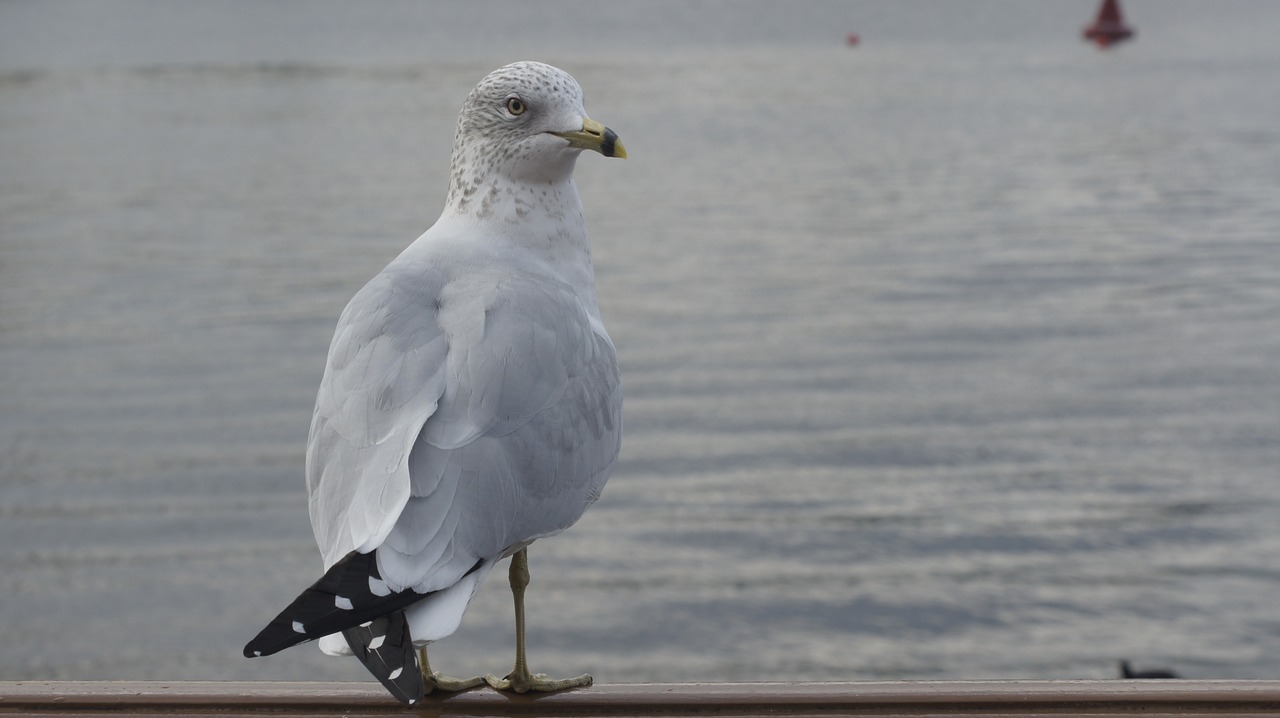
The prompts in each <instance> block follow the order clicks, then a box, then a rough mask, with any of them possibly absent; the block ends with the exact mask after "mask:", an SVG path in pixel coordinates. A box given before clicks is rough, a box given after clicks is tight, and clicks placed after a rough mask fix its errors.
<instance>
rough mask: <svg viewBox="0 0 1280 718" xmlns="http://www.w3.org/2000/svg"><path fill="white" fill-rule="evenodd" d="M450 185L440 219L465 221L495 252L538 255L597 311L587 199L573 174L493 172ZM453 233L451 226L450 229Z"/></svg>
mask: <svg viewBox="0 0 1280 718" xmlns="http://www.w3.org/2000/svg"><path fill="white" fill-rule="evenodd" d="M460 186H461V187H463V188H470V187H473V186H474V187H475V189H474V190H471V191H463V190H460V189H459V185H458V183H455V186H454V187H453V188H452V189H451V190H450V193H449V197H448V199H447V200H446V202H445V209H444V213H443V214H442V215H441V218H440V224H441V225H442V227H444V226H458V225H461V226H465V227H468V228H469V230H468V232H467V234H468V235H470V236H472V237H475V238H479V241H482V242H485V243H486V244H487V245H488V246H489V251H490V252H492V253H493V256H502V257H508V258H511V259H513V260H515V258H517V257H523V258H525V259H523V260H518V261H519V262H521V263H522V265H523V263H524V262H527V261H529V260H533V261H534V262H535V263H536V265H537V266H540V267H542V270H540V271H543V272H546V273H547V274H549V275H553V276H556V277H558V278H559V279H561V280H563V281H566V282H568V283H569V284H570V285H571V286H573V287H575V288H577V289H578V290H579V292H580V295H581V296H580V299H582V301H583V302H584V304H586V305H587V307H588V311H589V312H591V313H592V314H593V315H598V312H599V310H598V308H597V307H596V298H595V272H594V270H593V268H592V266H591V246H590V242H589V240H588V239H587V230H586V220H585V217H584V213H583V208H582V198H581V196H580V195H579V194H578V188H577V186H576V185H575V184H574V182H573V178H572V176H565V177H564V178H563V179H561V180H559V181H552V182H530V181H528V180H525V181H521V182H513V181H511V180H509V179H507V178H505V177H503V176H501V175H497V176H494V175H490V176H488V177H486V178H485V179H484V180H483V181H480V182H477V183H462V184H461V185H460ZM446 232H447V233H448V234H451V235H452V234H454V233H453V232H452V231H446Z"/></svg>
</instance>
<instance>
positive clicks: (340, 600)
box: [333, 596, 352, 611]
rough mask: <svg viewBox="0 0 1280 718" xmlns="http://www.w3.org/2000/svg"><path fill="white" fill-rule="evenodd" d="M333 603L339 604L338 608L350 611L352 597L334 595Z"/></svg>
mask: <svg viewBox="0 0 1280 718" xmlns="http://www.w3.org/2000/svg"><path fill="white" fill-rule="evenodd" d="M333 605H334V606H337V607H338V608H341V609H342V610H344V611H350V610H351V608H352V606H351V599H349V598H347V597H345V596H334V597H333Z"/></svg>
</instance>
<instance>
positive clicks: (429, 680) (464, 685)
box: [418, 646, 484, 693]
mask: <svg viewBox="0 0 1280 718" xmlns="http://www.w3.org/2000/svg"><path fill="white" fill-rule="evenodd" d="M418 667H419V668H420V669H421V670H422V687H423V688H424V689H426V690H425V692H426V693H430V692H432V691H435V690H440V691H448V692H450V693H457V692H458V691H469V690H471V689H472V688H475V687H476V686H479V685H481V684H483V683H484V679H483V678H481V677H480V676H476V677H475V678H465V679H464V678H450V677H449V676H445V675H441V674H439V673H436V672H434V671H432V670H431V664H430V663H428V662H427V647H426V646H423V647H422V648H419V649H418Z"/></svg>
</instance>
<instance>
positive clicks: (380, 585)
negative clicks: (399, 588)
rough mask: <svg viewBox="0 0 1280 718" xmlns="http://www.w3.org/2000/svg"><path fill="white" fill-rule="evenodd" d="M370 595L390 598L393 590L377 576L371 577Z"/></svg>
mask: <svg viewBox="0 0 1280 718" xmlns="http://www.w3.org/2000/svg"><path fill="white" fill-rule="evenodd" d="M369 593H372V594H373V595H375V596H390V595H391V589H390V588H389V587H388V586H387V582H386V581H383V580H382V579H380V578H377V577H375V576H370V577H369Z"/></svg>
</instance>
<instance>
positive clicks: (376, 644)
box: [369, 636, 387, 651]
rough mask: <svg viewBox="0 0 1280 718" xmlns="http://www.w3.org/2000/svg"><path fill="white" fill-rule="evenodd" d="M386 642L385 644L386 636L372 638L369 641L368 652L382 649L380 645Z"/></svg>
mask: <svg viewBox="0 0 1280 718" xmlns="http://www.w3.org/2000/svg"><path fill="white" fill-rule="evenodd" d="M386 642H387V637H386V636H374V637H373V638H372V639H370V641H369V650H371V651H376V650H378V649H379V648H382V644H383V643H386Z"/></svg>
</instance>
